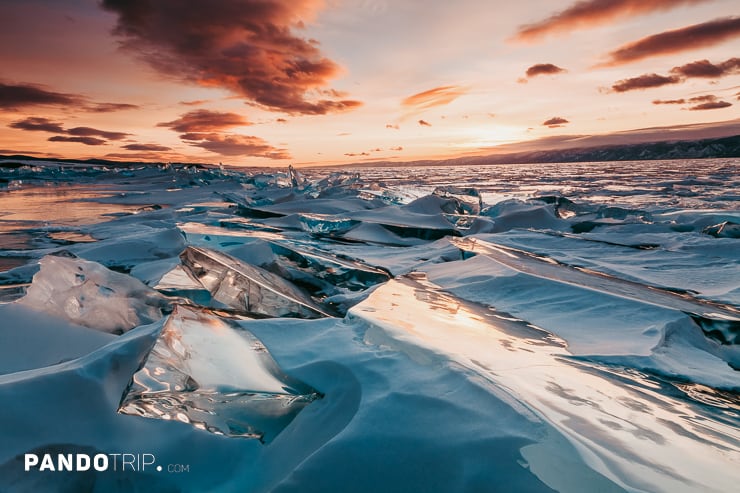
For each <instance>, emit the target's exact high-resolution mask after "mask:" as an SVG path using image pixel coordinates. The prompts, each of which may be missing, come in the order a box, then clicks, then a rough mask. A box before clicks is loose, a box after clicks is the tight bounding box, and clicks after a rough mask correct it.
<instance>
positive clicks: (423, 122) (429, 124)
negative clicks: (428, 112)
mask: <svg viewBox="0 0 740 493" xmlns="http://www.w3.org/2000/svg"><path fill="white" fill-rule="evenodd" d="M419 125H421V126H422V127H431V126H432V124H431V123H429V122H428V121H425V120H419Z"/></svg>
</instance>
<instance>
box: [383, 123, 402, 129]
mask: <svg viewBox="0 0 740 493" xmlns="http://www.w3.org/2000/svg"><path fill="white" fill-rule="evenodd" d="M385 128H392V129H393V130H398V129H399V128H401V127H399V126H398V125H394V124H391V123H387V124H386V125H385Z"/></svg>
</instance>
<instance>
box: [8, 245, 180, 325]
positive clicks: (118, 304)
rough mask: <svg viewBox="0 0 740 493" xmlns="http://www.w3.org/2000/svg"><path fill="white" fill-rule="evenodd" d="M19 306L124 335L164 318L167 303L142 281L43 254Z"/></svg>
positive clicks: (88, 262) (73, 260)
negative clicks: (38, 267) (140, 326)
mask: <svg viewBox="0 0 740 493" xmlns="http://www.w3.org/2000/svg"><path fill="white" fill-rule="evenodd" d="M39 265H40V267H41V268H40V270H39V271H38V272H37V273H36V275H34V276H33V282H32V283H31V285H30V286H28V289H27V293H26V296H24V297H23V298H21V299H20V300H18V303H21V304H23V305H26V306H28V307H30V308H33V309H34V310H39V311H43V312H46V313H48V314H50V315H54V316H57V317H62V318H64V319H66V320H69V321H71V322H74V323H76V324H79V325H83V326H85V327H90V328H92V329H96V330H100V331H103V332H110V333H122V332H125V331H127V330H129V329H132V328H134V327H136V326H138V325H142V324H148V323H151V322H154V321H156V320H159V319H160V318H162V312H163V310H164V311H165V312H167V311H168V309H169V304H170V302H169V301H168V300H167V298H165V297H164V296H162V295H161V294H159V293H157V292H156V291H154V290H153V289H151V288H150V287H148V286H146V285H145V284H144V283H142V282H141V281H139V280H138V279H135V278H133V277H131V276H129V275H126V274H121V273H120V272H115V271H112V270H110V269H107V268H106V267H104V266H102V265H100V264H98V263H97V262H90V261H88V260H83V259H79V258H70V257H61V256H54V255H47V256H46V257H44V258H42V259H41V260H40V261H39Z"/></svg>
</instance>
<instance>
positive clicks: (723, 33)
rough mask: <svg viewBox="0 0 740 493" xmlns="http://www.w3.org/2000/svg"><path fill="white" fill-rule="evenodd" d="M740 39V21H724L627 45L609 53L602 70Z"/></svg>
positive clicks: (728, 18) (711, 22) (688, 28)
mask: <svg viewBox="0 0 740 493" xmlns="http://www.w3.org/2000/svg"><path fill="white" fill-rule="evenodd" d="M737 36H740V17H722V18H719V19H715V20H713V21H709V22H704V23H701V24H694V25H692V26H687V27H682V28H680V29H674V30H672V31H665V32H662V33H660V34H654V35H652V36H647V37H645V38H642V39H639V40H637V41H634V42H632V43H628V44H626V45H623V46H621V47H619V48H617V49H616V50H614V51H612V52H611V53H609V60H607V61H606V62H605V63H604V64H602V66H614V65H622V64H625V63H630V62H634V61H637V60H642V59H644V58H649V57H653V56H657V55H665V54H670V53H678V52H681V51H686V50H693V49H696V48H703V47H706V46H711V45H715V44H718V43H721V42H722V41H726V40H728V39H732V38H734V37H737Z"/></svg>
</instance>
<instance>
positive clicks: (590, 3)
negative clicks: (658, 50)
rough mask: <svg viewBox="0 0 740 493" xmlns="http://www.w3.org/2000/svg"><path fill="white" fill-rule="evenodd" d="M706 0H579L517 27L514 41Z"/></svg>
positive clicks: (536, 37) (531, 39)
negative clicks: (536, 20)
mask: <svg viewBox="0 0 740 493" xmlns="http://www.w3.org/2000/svg"><path fill="white" fill-rule="evenodd" d="M706 1H708V0H581V1H579V2H576V3H574V4H573V5H571V6H570V7H568V8H567V9H565V10H563V11H561V12H558V13H556V14H553V15H551V16H550V17H548V18H546V19H544V20H542V21H539V22H536V23H534V24H527V25H525V26H522V27H521V28H519V30H518V31H517V33H516V34H515V35H514V38H513V39H514V40H515V41H535V40H538V39H540V38H542V37H544V36H545V35H547V34H553V33H562V32H568V31H572V30H574V29H582V28H589V27H594V26H596V25H599V24H606V23H608V22H611V21H613V20H614V19H617V18H620V17H631V16H636V15H641V14H647V13H650V12H656V11H664V10H670V9H672V8H676V7H679V6H683V5H692V4H697V3H702V2H706Z"/></svg>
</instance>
